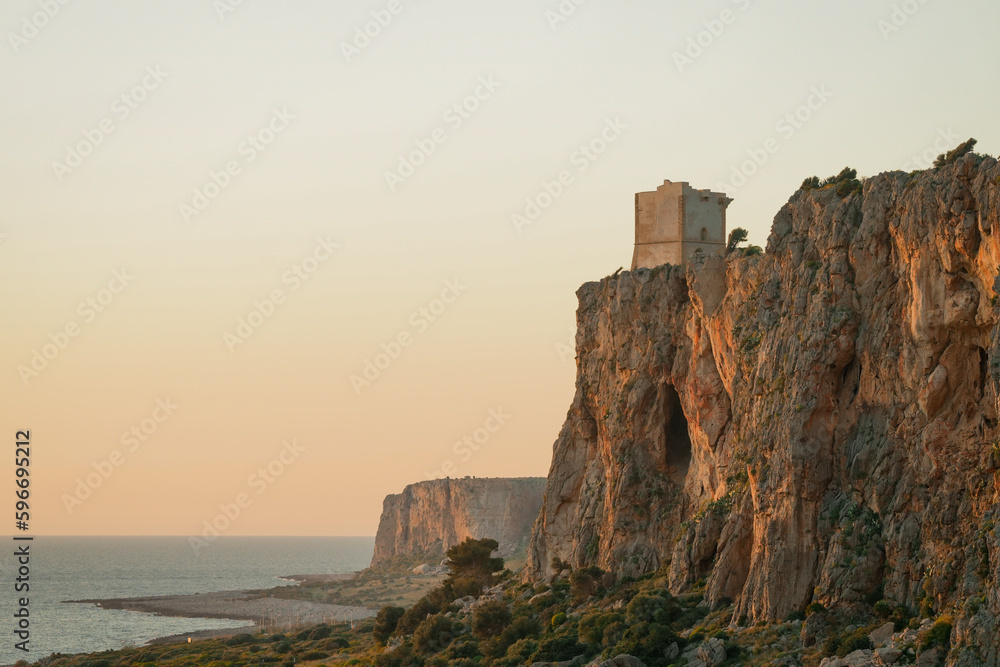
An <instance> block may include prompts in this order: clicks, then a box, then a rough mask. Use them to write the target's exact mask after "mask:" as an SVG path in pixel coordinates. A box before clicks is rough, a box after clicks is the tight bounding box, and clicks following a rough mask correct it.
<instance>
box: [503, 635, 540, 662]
mask: <svg viewBox="0 0 1000 667" xmlns="http://www.w3.org/2000/svg"><path fill="white" fill-rule="evenodd" d="M537 650H538V640H537V639H530V638H529V639H518V640H517V641H516V642H514V643H513V644H511V645H510V646H509V647H508V648H507V657H508V658H513V659H514V660H515V661H517V663H518V664H523V663H525V662H526V661H527V660H528V658H530V657H531V656H532V655H533V654H534V653H535V651H537Z"/></svg>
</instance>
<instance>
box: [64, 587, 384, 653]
mask: <svg viewBox="0 0 1000 667" xmlns="http://www.w3.org/2000/svg"><path fill="white" fill-rule="evenodd" d="M351 576H353V575H292V576H289V577H284V578H285V579H289V580H292V581H297V582H300V583H308V582H317V581H323V582H326V581H342V580H345V579H349V578H351ZM64 603H66V604H92V605H95V606H97V607H100V608H102V609H119V610H124V611H136V612H142V613H147V614H154V615H157V616H174V617H179V618H224V619H230V620H234V621H252V622H253V624H254V625H253V626H247V627H246V628H232V629H222V630H204V631H193V632H190V633H183V634H179V635H173V636H170V637H161V638H158V639H156V640H153V641H152V642H150V643H151V644H163V643H173V642H186V641H188V638H192V639H205V638H208V637H219V636H228V635H235V634H240V633H242V632H249V631H256V630H258V629H267V630H274V631H276V632H277V631H282V630H288V629H290V628H296V627H300V626H309V625H316V624H318V623H327V624H336V623H347V622H351V621H352V620H353V621H357V620H360V619H365V618H370V617H372V616H374V615H375V613H376V612H375V611H374V610H371V609H368V608H366V607H356V606H346V605H335V604H323V603H318V602H308V601H305V600H292V599H286V598H277V597H272V596H271V595H269V592H268V591H266V590H264V591H261V590H257V591H218V592H213V593H196V594H194V595H159V596H151V597H135V598H112V599H101V600H98V599H95V600H65V601H64Z"/></svg>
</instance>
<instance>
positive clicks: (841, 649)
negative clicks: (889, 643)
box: [836, 628, 875, 658]
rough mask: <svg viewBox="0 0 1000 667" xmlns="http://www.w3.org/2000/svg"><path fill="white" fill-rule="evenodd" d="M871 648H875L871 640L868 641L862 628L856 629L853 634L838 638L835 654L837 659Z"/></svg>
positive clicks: (866, 633) (866, 634)
mask: <svg viewBox="0 0 1000 667" xmlns="http://www.w3.org/2000/svg"><path fill="white" fill-rule="evenodd" d="M873 648H875V646H874V645H873V644H872V640H871V639H869V637H868V632H867V631H866V630H865V629H864V628H858V629H857V630H855V631H854V632H851V633H850V634H847V635H843V636H841V637H840V641H839V642H838V644H837V650H836V653H837V656H838V657H841V658H843V657H844V656H846V655H847V654H849V653H854V652H855V651H861V650H863V649H873Z"/></svg>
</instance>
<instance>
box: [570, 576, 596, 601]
mask: <svg viewBox="0 0 1000 667" xmlns="http://www.w3.org/2000/svg"><path fill="white" fill-rule="evenodd" d="M603 576H604V570H602V569H600V568H599V567H585V568H583V569H580V570H574V571H573V572H572V573H571V574H570V575H569V586H570V593H571V594H572V595H573V599H574V600H575V601H576V602H577V603H578V604H579V603H581V602H584V601H585V600H586V599H587V598H589V597H590V596H591V595H593V594H594V593H596V592H597V589H598V587H599V583H598V582H599V581H600V579H601V577H603Z"/></svg>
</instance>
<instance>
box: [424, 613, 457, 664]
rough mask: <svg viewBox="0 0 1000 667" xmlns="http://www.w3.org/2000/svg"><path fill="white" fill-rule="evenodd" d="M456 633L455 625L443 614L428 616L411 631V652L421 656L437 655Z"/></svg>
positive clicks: (452, 639)
mask: <svg viewBox="0 0 1000 667" xmlns="http://www.w3.org/2000/svg"><path fill="white" fill-rule="evenodd" d="M458 632H459V629H458V628H457V627H456V623H455V622H454V621H453V620H452V619H450V618H448V617H447V616H445V615H444V614H435V615H433V616H428V617H427V618H426V619H425V620H424V621H423V622H421V623H420V625H418V626H417V629H416V630H414V631H413V650H414V651H416V652H417V653H421V654H423V655H430V654H433V653H437V652H438V651H442V650H444V649H445V648H447V647H448V645H449V644H451V642H452V641H454V640H455V637H457V636H458Z"/></svg>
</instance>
